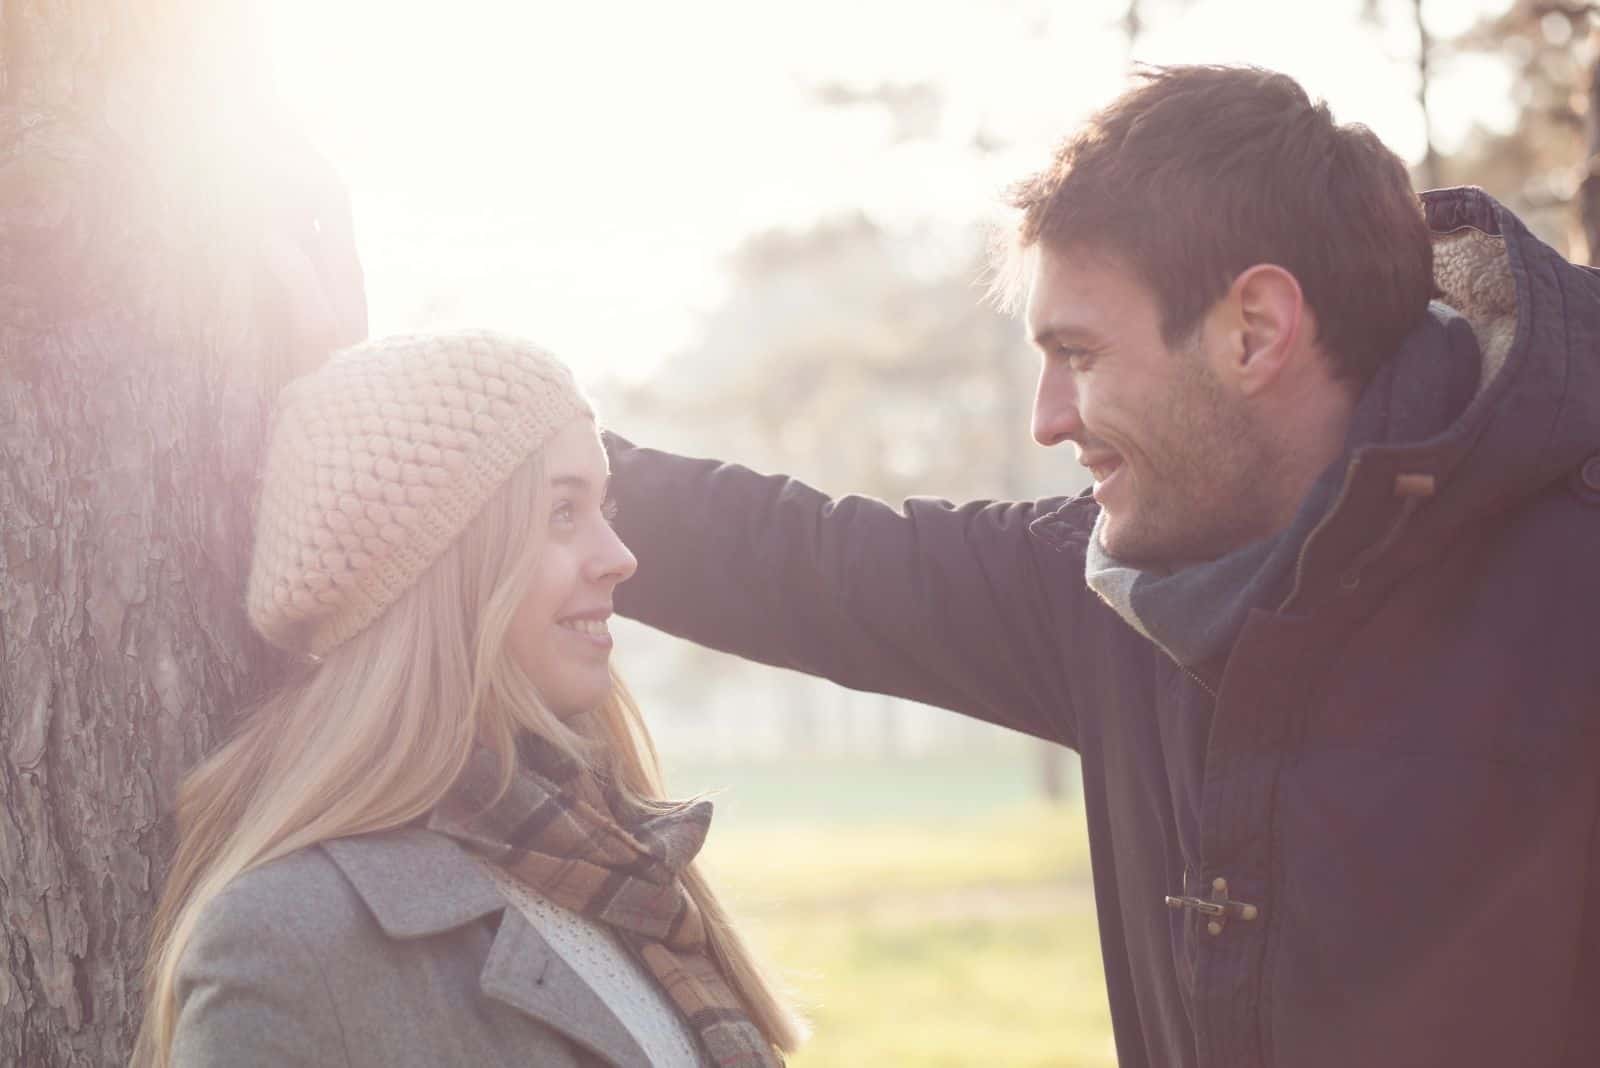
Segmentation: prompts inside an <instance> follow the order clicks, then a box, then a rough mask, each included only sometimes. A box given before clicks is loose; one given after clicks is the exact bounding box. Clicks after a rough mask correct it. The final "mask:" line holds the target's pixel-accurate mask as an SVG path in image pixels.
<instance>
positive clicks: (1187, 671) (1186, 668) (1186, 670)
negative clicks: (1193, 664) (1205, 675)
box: [1173, 660, 1217, 701]
mask: <svg viewBox="0 0 1600 1068" xmlns="http://www.w3.org/2000/svg"><path fill="white" fill-rule="evenodd" d="M1173 663H1174V664H1177V663H1178V662H1177V661H1176V660H1174V661H1173ZM1178 666H1179V667H1181V668H1182V669H1183V673H1184V674H1185V675H1187V676H1189V677H1190V678H1191V679H1193V680H1194V681H1195V685H1197V686H1199V687H1200V688H1201V689H1202V690H1204V691H1205V692H1206V693H1208V694H1210V695H1211V699H1212V700H1213V701H1215V700H1216V699H1217V691H1215V690H1213V689H1212V688H1211V687H1210V686H1207V685H1206V680H1205V679H1202V678H1201V677H1200V676H1199V675H1197V674H1195V673H1194V672H1193V671H1191V670H1190V669H1189V665H1188V664H1178Z"/></svg>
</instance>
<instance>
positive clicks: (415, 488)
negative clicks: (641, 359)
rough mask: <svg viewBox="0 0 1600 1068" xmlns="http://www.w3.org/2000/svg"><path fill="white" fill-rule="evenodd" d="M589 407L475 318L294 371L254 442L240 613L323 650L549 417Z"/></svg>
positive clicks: (499, 478)
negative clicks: (258, 457)
mask: <svg viewBox="0 0 1600 1068" xmlns="http://www.w3.org/2000/svg"><path fill="white" fill-rule="evenodd" d="M593 414H594V413H593V410H592V409H591V408H590V406H589V403H588V402H587V401H586V400H585V399H584V397H583V395H582V394H581V393H580V392H579V391H578V388H577V385H576V384H575V383H574V382H573V379H572V374H571V372H570V371H568V370H567V368H566V366H565V365H563V364H562V363H560V362H559V361H558V360H556V359H555V358H554V357H552V356H551V355H549V354H548V353H546V352H544V351H543V350H541V349H539V348H538V347H536V346H534V345H532V344H530V343H528V342H526V341H521V340H519V339H517V338H511V337H505V336H503V335H499V334H492V333H487V332H482V331H473V332H464V333H452V334H438V335H414V336H403V337H391V338H385V339H383V340H381V341H373V342H368V343H366V344H362V345H357V346H355V347H354V348H350V349H346V350H344V351H343V352H340V353H338V354H337V355H336V356H334V357H333V358H332V359H331V360H329V362H328V363H327V364H325V365H323V366H322V367H321V368H319V369H318V370H316V371H314V372H312V373H311V374H309V375H306V376H304V377H302V378H298V379H296V380H295V381H293V382H291V383H290V384H289V385H288V386H286V387H285V388H284V390H283V393H282V394H281V395H280V396H279V398H278V410H277V414H276V415H275V417H274V424H273V430H272V440H271V442H270V443H269V445H268V446H267V457H266V464H265V467H264V470H263V474H262V483H261V496H260V503H259V504H258V506H257V512H256V544H255V555H254V557H253V559H252V561H251V565H250V585H249V590H248V592H247V594H246V598H247V602H248V605H249V611H250V622H251V623H252V624H254V625H255V627H256V629H258V630H259V631H260V632H261V633H262V634H263V635H264V636H265V637H266V638H267V640H268V641H270V642H272V643H273V644H274V645H278V646H281V647H283V648H285V649H290V650H293V651H296V652H303V653H311V654H313V655H317V656H321V655H323V654H325V653H327V652H328V651H329V650H331V649H333V648H334V647H335V646H337V645H338V644H340V643H341V642H343V641H345V640H346V639H348V638H350V637H352V636H354V635H355V634H357V633H358V632H360V631H361V630H362V629H363V628H364V627H366V626H367V624H369V623H371V622H372V621H373V620H374V619H377V618H378V616H379V615H381V614H382V612H383V610H384V609H385V608H387V607H388V606H389V605H390V604H392V603H394V601H395V599H396V598H398V597H399V596H400V594H401V593H403V592H404V591H405V590H406V588H407V587H408V586H410V585H411V584H412V583H413V582H415V581H416V580H417V578H418V577H420V576H421V575H422V573H423V572H424V571H426V570H427V568H428V565H429V564H431V563H433V561H434V560H436V559H437V558H438V557H439V555H440V553H442V552H443V551H444V550H445V548H446V547H447V546H449V544H450V542H451V541H453V540H454V539H455V538H456V536H457V535H459V534H460V533H461V531H462V530H463V529H465V528H466V526H467V524H468V523H469V522H470V521H471V520H472V517H473V516H475V515H477V513H478V510H479V509H480V508H482V507H483V505H484V502H486V501H487V500H488V499H489V496H490V495H491V494H492V493H494V491H495V490H496V489H497V488H498V487H499V486H500V485H501V484H502V483H504V482H505V480H506V479H507V478H508V477H509V476H510V475H511V472H512V471H514V470H516V468H517V465H518V464H520V463H522V462H523V461H524V460H526V459H527V458H528V457H529V456H531V455H532V454H533V453H534V452H535V451H537V450H538V448H539V447H540V446H541V445H543V444H544V443H545V441H546V440H548V439H549V438H550V436H551V435H552V434H554V433H555V432H556V431H557V430H560V429H561V428H562V427H563V426H565V425H566V424H567V423H569V422H570V421H572V420H573V419H574V418H577V417H578V416H590V417H592V416H593Z"/></svg>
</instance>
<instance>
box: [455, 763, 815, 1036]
mask: <svg viewBox="0 0 1600 1068" xmlns="http://www.w3.org/2000/svg"><path fill="white" fill-rule="evenodd" d="M519 751H520V754H519V755H520V756H521V762H520V764H519V766H518V768H517V771H516V775H515V777H514V778H513V780H512V782H511V786H510V788H509V789H508V790H507V791H506V792H505V794H504V795H502V796H501V797H500V799H499V800H498V801H496V800H495V799H494V789H495V787H496V786H497V785H498V778H499V776H498V770H499V769H498V766H497V762H496V761H495V758H494V757H493V756H492V755H491V754H490V753H489V752H488V751H487V750H479V751H477V752H476V753H474V754H473V756H472V759H471V760H470V761H469V762H468V764H467V768H466V770H465V771H464V772H463V773H462V775H461V778H460V779H459V780H458V781H457V782H456V785H455V786H454V787H453V788H452V789H451V793H450V795H449V796H448V797H447V798H446V799H445V800H444V801H443V802H442V803H441V804H440V805H439V807H438V808H436V809H435V810H434V812H433V813H432V815H430V816H429V819H428V826H429V827H430V828H431V829H433V830H436V831H439V832H441V833H443V834H447V835H449V836H450V837H452V838H454V839H456V840H457V841H459V842H461V843H462V844H463V845H465V846H466V847H467V848H468V849H470V850H472V851H473V852H474V853H476V854H478V855H479V856H482V857H484V858H485V859H487V860H489V861H491V862H493V863H495V864H498V865H499V866H500V867H501V868H503V869H504V870H505V871H507V872H508V873H510V874H511V875H512V876H513V877H515V878H516V879H518V880H519V881H521V882H522V883H523V885H525V886H527V887H529V888H530V889H532V890H535V891H537V892H538V893H540V894H542V895H544V896H545V897H547V898H549V899H550V900H551V901H554V902H555V903H556V904H558V905H561V906H563V907H565V908H568V909H571V910H572V911H574V912H576V913H579V914H580V915H583V916H587V917H589V918H590V919H593V920H597V921H599V922H601V923H604V924H606V925H607V926H608V927H610V928H611V929H612V930H613V931H614V932H615V933H616V934H617V936H618V937H619V938H620V939H621V941H622V942H623V944H624V945H626V946H627V947H628V948H629V949H630V950H631V951H632V952H633V953H634V954H635V955H636V956H637V957H638V958H639V960H641V961H642V962H643V963H644V966H645V967H646V968H647V969H648V970H649V972H650V975H651V976H652V977H653V978H654V979H655V980H656V982H657V983H659V984H660V985H661V988H662V990H664V991H666V993H667V996H668V998H669V999H670V1000H671V1001H672V1004H673V1005H674V1006H675V1007H676V1008H677V1010H678V1011H679V1012H680V1013H682V1014H683V1018H684V1020H686V1021H687V1022H688V1024H689V1027H690V1029H691V1030H692V1031H694V1033H695V1034H696V1035H697V1036H698V1037H699V1039H700V1044H701V1046H702V1048H703V1049H704V1051H705V1053H706V1054H707V1056H709V1058H710V1060H711V1063H712V1064H714V1065H716V1066H717V1068H781V1065H782V1064H783V1058H782V1056H781V1055H780V1054H779V1053H778V1051H777V1050H776V1049H774V1048H773V1046H772V1044H771V1043H770V1042H768V1041H767V1039H766V1036H765V1035H763V1034H762V1033H761V1030H760V1029H759V1028H758V1027H756V1025H755V1024H754V1023H753V1022H752V1021H751V1019H750V1017H749V1014H748V1013H747V1012H746V1011H745V1008H744V1004H743V1002H741V1001H740V999H739V995H738V993H737V992H736V991H735V990H734V989H733V987H732V986H731V985H729V983H728V980H727V978H726V977H725V976H724V975H723V974H722V971H721V970H720V969H719V968H718V967H717V965H716V962H715V961H714V960H713V959H712V957H711V947H710V945H709V944H708V943H707V941H706V931H705V924H704V921H703V919H702V917H701V915H700V909H699V908H698V907H697V906H696V905H695V903H694V900H693V899H692V898H690V897H689V894H688V892H687V891H686V890H685V889H684V887H683V884H682V882H680V881H679V879H678V873H679V872H681V871H682V870H683V868H684V867H685V866H686V865H687V864H688V863H689V862H690V861H691V860H693V859H694V856H695V854H696V853H698V852H699V851H700V846H701V845H702V844H703V843H704V842H705V837H706V831H707V830H708V829H709V828H710V825H711V802H709V801H698V802H695V803H694V804H691V805H687V806H685V807H683V808H681V809H677V810H674V811H671V812H667V813H664V814H663V813H650V812H642V811H639V810H638V809H637V808H636V807H635V806H632V805H629V804H628V803H627V801H626V800H625V799H624V798H623V797H622V796H621V794H620V793H619V792H618V791H616V790H615V789H612V788H609V787H608V786H607V785H605V784H603V783H602V782H601V781H599V780H598V779H596V778H595V777H594V776H593V775H591V774H589V773H588V772H586V771H584V770H582V769H581V768H580V767H579V766H578V765H577V764H576V763H574V762H573V761H571V760H569V759H567V758H566V757H564V756H563V755H561V754H559V753H557V752H555V751H554V750H553V749H552V748H551V747H550V746H549V745H547V744H546V743H544V742H543V741H542V740H539V739H535V738H531V737H528V738H525V739H524V741H523V744H521V745H520V746H519ZM491 802H493V803H492V804H491Z"/></svg>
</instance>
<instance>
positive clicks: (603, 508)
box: [600, 497, 617, 523]
mask: <svg viewBox="0 0 1600 1068" xmlns="http://www.w3.org/2000/svg"><path fill="white" fill-rule="evenodd" d="M600 517H601V518H602V519H604V520H605V521H606V522H607V523H615V522H616V521H617V499H616V498H615V497H607V498H606V499H605V500H603V501H601V502H600Z"/></svg>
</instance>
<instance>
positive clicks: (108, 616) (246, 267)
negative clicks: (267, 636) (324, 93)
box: [0, 0, 366, 1066]
mask: <svg viewBox="0 0 1600 1068" xmlns="http://www.w3.org/2000/svg"><path fill="white" fill-rule="evenodd" d="M141 6H144V7H145V9H146V11H148V10H152V9H154V8H161V9H162V10H163V14H162V15H160V16H159V17H157V16H151V15H148V14H144V13H141V12H139V10H138V8H140V7H141ZM220 7H221V5H214V8H215V9H220ZM204 8H205V5H196V6H195V7H194V9H193V10H192V11H191V12H188V13H185V12H184V10H183V6H182V5H181V4H180V5H172V4H162V5H139V4H136V3H134V2H132V0H128V2H125V3H119V2H108V3H106V4H104V5H100V4H93V5H81V4H77V3H73V2H71V0H35V2H32V3H29V2H22V3H8V4H6V5H4V6H3V7H0V1063H4V1064H26V1065H29V1066H36V1065H37V1066H47V1065H48V1066H55V1065H63V1066H65V1065H110V1064H122V1063H125V1062H126V1060H127V1057H128V1055H129V1052H130V1050H131V1043H132V1039H133V1036H134V1034H135V1032H136V1029H137V1024H138V1019H139V1014H140V1006H139V993H138V991H139V968H140V964H141V962H142V958H143V954H144V952H145V940H144V939H145V929H146V925H147V922H148V918H149V915H150V912H151V910H152V908H153V905H154V901H155V897H156V894H157V892H158V890H159V887H160V882H161V879H162V877H163V874H164V864H165V862H166V858H167V856H168V855H169V854H170V852H171V847H172V842H173V837H172V832H173V828H172V825H171V824H172V821H171V819H170V815H169V814H170V812H171V810H172V805H173V800H174V796H175V791H176V784H177V782H178V779H179V777H180V776H181V774H182V772H183V770H184V769H186V768H187V767H188V766H189V765H190V764H191V763H192V762H193V761H194V760H195V759H196V758H197V757H198V756H199V755H200V754H201V753H202V752H203V751H204V750H205V749H206V748H208V747H209V746H210V745H211V743H212V742H213V740H214V739H215V737H216V736H217V733H218V731H219V729H220V728H223V727H225V725H226V722H227V717H228V714H229V713H231V712H232V711H234V710H236V709H237V708H238V707H239V706H240V704H241V703H242V702H243V701H244V700H246V699H247V698H248V696H249V695H250V693H251V692H252V691H253V690H254V689H256V688H258V687H259V686H261V685H264V684H266V683H267V682H268V681H269V680H270V678H271V676H272V675H273V673H274V668H275V666H276V665H275V664H274V663H273V660H272V658H271V657H270V656H269V655H268V654H267V653H266V651H265V649H264V648H263V647H262V646H261V645H260V644H259V643H258V642H257V641H256V639H254V638H253V636H252V635H251V633H250V631H249V628H248V626H247V623H246V621H245V619H244V613H243V597H242V583H243V576H244V573H245V568H246V565H247V561H248V553H249V548H250V541H251V491H252V487H253V483H254V478H255V466H256V461H257V458H258V455H259V452H260V449H261V446H262V443H263V436H264V433H265V430H266V426H267V414H268V406H269V403H270V399H271V397H272V396H273V395H274V394H275V392H276V389H277V387H278V386H279V385H280V384H281V383H282V382H283V381H284V380H286V379H287V378H288V377H289V376H290V375H292V374H293V373H295V372H296V371H298V370H300V369H302V368H303V367H305V366H309V365H310V364H312V363H314V362H315V361H316V360H318V359H320V358H321V357H322V356H323V355H325V353H326V352H327V351H328V350H329V349H330V348H331V347H333V346H335V345H337V344H341V343H348V342H350V341H354V340H356V339H358V338H359V337H360V336H361V335H363V334H364V333H365V321H366V312H365V302H364V298H363V297H362V294H361V280H360V271H359V267H358V265H357V263H356V259H355V253H354V248H353V244H352V242H351V237H350V225H349V212H348V206H347V204H346V202H345V200H344V198H343V194H342V190H341V189H340V187H339V186H338V183H337V181H336V180H335V179H333V178H332V176H331V173H330V172H329V171H328V170H327V168H326V166H325V165H324V164H323V163H322V162H321V161H320V160H319V159H318V158H317V157H316V156H315V154H314V153H312V152H311V151H310V150H309V148H308V147H307V146H306V145H305V144H304V142H302V141H300V140H298V139H297V138H295V137H294V136H292V135H291V134H290V133H288V132H286V131H285V130H283V129H282V128H281V127H280V126H279V125H278V124H277V123H276V122H275V121H274V120H273V119H272V118H271V110H270V108H269V107H268V106H267V103H266V98H265V97H263V96H262V95H261V93H260V83H259V81H257V80H256V78H255V77H254V75H253V74H252V73H251V72H252V71H253V70H254V69H255V68H253V67H252V66H251V65H250V64H249V63H248V62H247V60H248V58H249V49H248V45H249V41H250V40H251V36H250V34H249V33H248V32H245V31H246V30H247V26H246V24H245V23H244V22H242V21H240V20H238V19H237V18H236V17H235V16H232V15H229V16H215V15H204V14H202V12H203V11H204ZM197 43H203V44H204V45H205V47H204V48H202V49H198V50H197V49H195V48H194V46H195V45H196V44H197ZM197 54H203V55H204V57H205V58H204V62H205V63H206V64H208V66H207V67H205V68H203V69H202V68H201V67H199V66H198V65H197V63H198V62H200V61H199V60H196V59H195V56H196V55H197Z"/></svg>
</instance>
